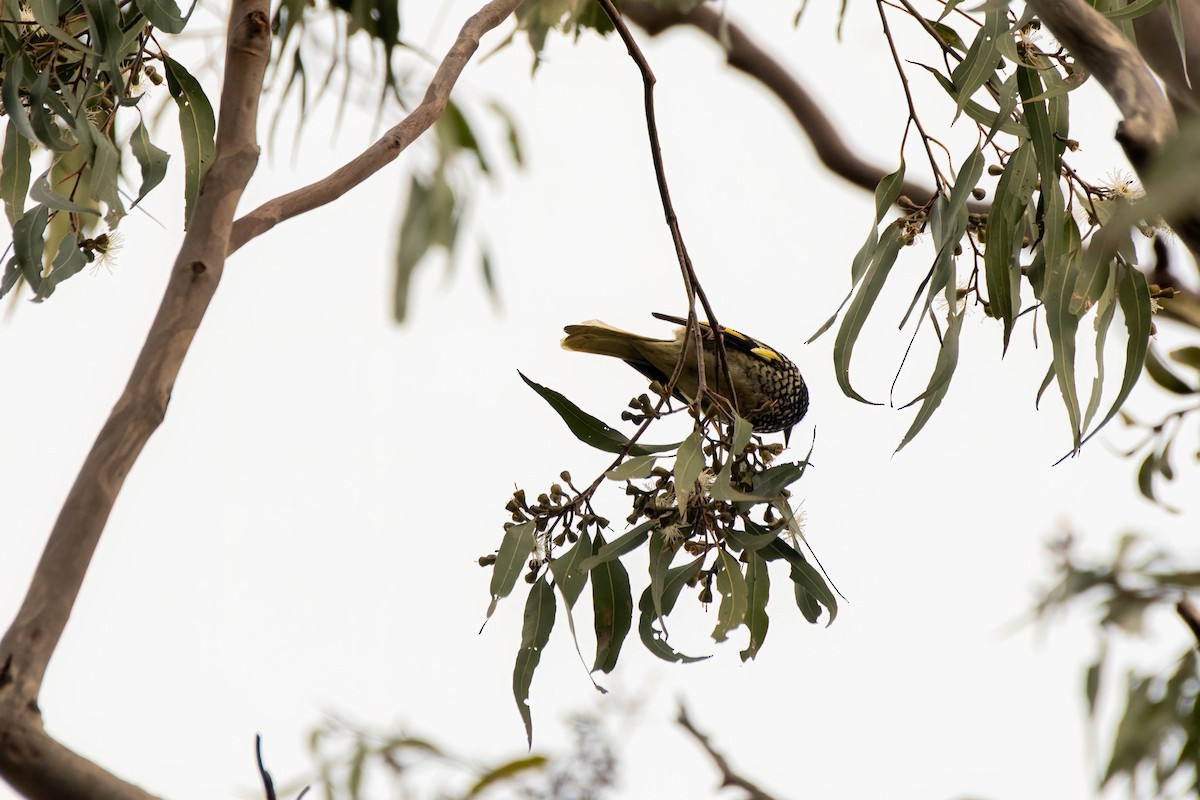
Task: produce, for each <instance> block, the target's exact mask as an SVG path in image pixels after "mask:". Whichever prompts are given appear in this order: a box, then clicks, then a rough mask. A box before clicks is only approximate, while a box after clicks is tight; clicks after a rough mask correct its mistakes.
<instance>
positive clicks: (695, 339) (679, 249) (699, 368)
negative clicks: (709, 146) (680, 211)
mask: <svg viewBox="0 0 1200 800" xmlns="http://www.w3.org/2000/svg"><path fill="white" fill-rule="evenodd" d="M597 2H598V3H599V4H600V7H601V8H603V9H604V13H605V14H606V15H607V16H608V18H609V20H610V21H611V22H612V24H613V27H614V28H616V30H617V34H618V35H619V36H620V37H621V41H622V42H624V43H625V49H626V50H628V51H629V57H630V58H632V59H633V62H634V63H635V64H636V65H637V68H638V71H639V72H640V73H641V75H642V91H643V101H644V104H645V107H646V134H647V136H648V137H649V139H650V158H651V160H652V161H653V162H654V178H655V181H656V182H657V184H658V195H659V198H660V199H661V200H662V207H663V215H664V216H665V217H666V221H667V227H668V228H669V229H670V231H671V241H672V242H673V243H674V244H675V255H676V257H677V258H678V259H679V269H680V271H681V272H682V273H683V283H684V288H685V289H686V290H687V296H688V317H687V319H688V321H687V333H686V334H685V336H684V340H683V344H682V345H681V347H680V350H679V352H680V355H679V363H678V364H676V365H675V374H674V375H673V376H672V377H671V384H672V385H670V386H668V387H667V391H668V392H670V391H671V390H672V389H673V388H674V383H675V381H676V380H677V379H678V376H679V374H680V372H681V371H682V367H683V364H684V362H685V360H686V355H685V354H686V352H687V348H688V344H689V342H691V344H693V345H694V346H695V348H696V383H697V390H696V395H697V396H696V398H695V400H696V403H697V404H698V405H702V404H703V399H704V398H703V396H704V394H705V393H706V391H707V387H706V386H705V373H706V372H707V370H706V369H705V367H704V336H703V335H702V334H701V332H700V328H699V325H698V324H697V320H696V300H699V301H700V305H701V307H703V308H704V314H705V316H707V317H708V324H709V328H710V329H711V330H712V333H713V342H714V346H715V350H716V365H715V366H716V369H715V372H716V379H717V385H716V391H715V394H716V395H717V396H720V391H721V381H722V380H724V381H725V385H726V386H728V387H729V398H728V401H729V405H730V407H731V408H732V410H733V411H734V412H735V413H736V412H737V410H738V408H737V393H736V392H734V390H733V379H732V377H731V376H730V374H729V362H728V359H727V358H726V355H725V339H724V336H723V335H722V333H721V326H720V325H719V324H718V323H717V315H716V313H715V312H714V311H713V307H712V305H711V304H710V303H709V302H708V296H707V295H706V294H705V293H704V287H702V286H701V285H700V278H699V277H698V276H697V275H696V268H695V267H694V266H693V264H692V258H691V256H689V255H688V252H687V245H686V244H684V241H683V231H681V230H680V228H679V217H678V216H677V215H676V214H675V204H674V203H672V202H671V190H670V188H669V187H668V186H667V172H666V167H665V166H664V165H663V157H662V144H661V143H660V141H659V138H658V118H657V115H656V114H655V113H654V84H655V82H656V79H655V77H654V72H653V71H652V70H651V69H650V62H649V61H647V60H646V55H645V54H644V53H643V52H642V49H641V48H640V47H638V43H637V40H635V39H634V38H633V34H632V33H630V32H629V26H627V25H626V24H625V19H624V18H623V17H622V16H621V12H620V11H618V10H617V8H616V6H614V5H613V3H612V0H597Z"/></svg>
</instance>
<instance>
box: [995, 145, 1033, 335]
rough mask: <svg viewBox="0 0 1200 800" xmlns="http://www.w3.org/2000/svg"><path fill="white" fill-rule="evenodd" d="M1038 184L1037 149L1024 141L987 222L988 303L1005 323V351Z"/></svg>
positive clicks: (1016, 308) (1017, 303) (1013, 156)
mask: <svg viewBox="0 0 1200 800" xmlns="http://www.w3.org/2000/svg"><path fill="white" fill-rule="evenodd" d="M1036 185H1037V169H1036V166H1035V164H1034V158H1033V146H1032V145H1031V144H1029V143H1028V142H1022V143H1021V144H1020V145H1019V146H1018V147H1017V149H1016V150H1015V151H1013V153H1012V154H1011V155H1009V157H1008V162H1007V163H1006V164H1005V165H1004V173H1003V174H1002V175H1001V176H1000V180H999V182H998V183H997V184H996V194H995V197H994V198H993V199H992V210H991V212H990V213H989V214H988V221H987V245H986V249H985V250H984V254H983V266H984V272H985V274H986V277H987V288H988V302H989V304H990V306H991V311H992V316H994V317H996V318H997V319H999V320H1001V321H1002V322H1003V323H1004V348H1003V352H1005V353H1007V352H1008V343H1009V341H1010V339H1011V338H1012V331H1013V325H1014V322H1015V320H1016V316H1017V312H1018V311H1020V306H1021V262H1020V258H1019V255H1020V252H1021V249H1022V247H1023V241H1024V238H1025V230H1024V226H1023V225H1022V224H1021V221H1022V219H1023V218H1024V216H1025V209H1026V207H1027V206H1028V205H1029V199H1030V196H1031V195H1032V194H1033V190H1034V187H1035V186H1036Z"/></svg>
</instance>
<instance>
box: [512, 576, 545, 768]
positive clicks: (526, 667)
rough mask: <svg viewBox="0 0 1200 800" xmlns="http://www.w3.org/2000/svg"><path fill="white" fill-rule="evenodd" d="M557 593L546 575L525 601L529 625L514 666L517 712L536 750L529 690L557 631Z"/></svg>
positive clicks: (529, 741) (530, 743) (522, 638)
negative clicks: (543, 652) (554, 629)
mask: <svg viewBox="0 0 1200 800" xmlns="http://www.w3.org/2000/svg"><path fill="white" fill-rule="evenodd" d="M554 608H555V602H554V590H553V589H551V588H550V584H549V582H548V581H547V580H546V577H545V576H544V575H543V576H542V577H541V578H539V579H538V580H537V581H536V582H535V583H534V584H533V588H531V589H530V590H529V598H528V599H527V600H526V601H525V621H524V624H523V625H522V626H521V648H520V650H518V651H517V660H516V663H515V664H514V665H513V681H512V684H513V697H514V698H515V699H516V701H517V710H518V711H520V713H521V719H522V720H523V721H524V722H525V736H526V740H527V741H528V743H529V746H530V747H532V746H533V717H532V715H531V713H530V709H529V689H530V686H532V684H533V673H534V670H536V669H537V665H538V662H540V661H541V660H542V650H544V649H545V647H546V643H547V642H549V641H550V631H551V630H552V629H553V627H554Z"/></svg>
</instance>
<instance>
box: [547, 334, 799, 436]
mask: <svg viewBox="0 0 1200 800" xmlns="http://www.w3.org/2000/svg"><path fill="white" fill-rule="evenodd" d="M653 316H654V317H655V318H656V319H661V320H665V321H667V322H674V323H675V324H677V325H681V326H685V327H681V328H679V329H678V330H676V331H675V336H674V338H671V339H655V338H654V337H651V336H642V335H640V334H636V333H630V332H628V331H623V330H621V329H620V328H614V327H613V326H611V325H608V324H606V323H604V322H601V321H600V320H589V321H587V322H583V323H580V324H579V325H567V326H566V327H565V328H563V330H564V331H565V332H566V334H567V335H566V336H565V337H564V338H563V340H562V346H563V349H564V350H572V351H575V352H579V353H594V354H596V355H601V356H611V357H613V358H619V359H621V360H622V361H624V362H625V363H626V364H628V365H629V366H631V367H633V368H634V369H636V370H637V371H638V372H640V373H642V374H643V375H645V376H646V377H647V378H649V379H650V380H653V381H658V382H659V383H660V384H662V385H663V386H666V385H667V383H668V382H669V381H670V379H671V375H672V374H673V373H674V372H675V365H676V363H678V361H679V351H680V348H682V347H683V342H684V336H685V333H686V331H687V328H686V325H687V320H686V319H683V318H682V317H674V316H671V315H669V314H660V313H657V312H655V313H654V314H653ZM721 333H722V339H723V340H724V342H725V355H726V360H727V363H728V365H729V375H730V378H731V379H732V381H733V386H734V395H735V397H736V399H737V408H738V412H739V413H740V414H741V416H742V417H743V418H745V419H746V421H748V422H749V423H750V424H751V426H753V428H754V430H755V431H756V432H757V433H776V432H778V431H783V433H784V442H785V443H786V442H787V441H788V439H789V438H790V436H791V431H792V427H793V426H795V425H796V423H798V422H799V421H800V420H802V419H803V418H804V415H805V414H806V413H808V385H807V384H806V383H805V382H804V377H803V376H802V375H801V374H800V370H799V369H798V368H797V367H796V365H795V364H793V363H792V361H791V359H789V358H788V357H787V356H785V355H783V354H782V353H780V352H779V351H778V350H776V349H775V348H773V347H771V346H769V345H767V344H764V343H763V342H760V341H759V340H758V339H755V338H753V337H751V336H747V335H746V334H744V333H741V332H739V331H735V330H733V329H732V328H726V327H725V326H724V325H722V326H721ZM700 334H701V339H702V343H703V347H704V381H705V385H706V386H707V388H708V389H710V390H715V389H717V388H718V385H719V384H724V383H725V380H724V378H721V379H720V380H719V381H718V379H717V372H716V336H715V335H714V334H713V331H712V327H711V326H710V325H709V324H708V323H707V322H701V323H700ZM698 384H699V381H698V380H697V374H696V356H695V351H694V350H693V349H692V346H691V345H689V347H688V352H687V360H686V362H685V364H684V368H683V370H682V372H680V375H679V380H678V382H677V383H676V385H675V393H676V395H678V396H679V397H680V398H681V399H683V400H684V401H685V402H690V401H693V400H695V398H696V394H697V389H698V388H699V386H698Z"/></svg>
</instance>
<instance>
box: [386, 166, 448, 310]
mask: <svg viewBox="0 0 1200 800" xmlns="http://www.w3.org/2000/svg"><path fill="white" fill-rule="evenodd" d="M458 223H459V204H458V198H457V197H456V196H455V193H454V188H453V187H452V186H451V185H450V182H449V181H447V180H446V176H445V174H444V172H442V171H440V170H439V171H438V172H436V173H435V174H434V175H433V176H432V177H430V178H422V177H420V176H417V175H414V176H413V178H412V181H411V182H410V184H409V189H408V199H407V201H406V202H405V206H404V219H403V220H402V221H401V222H400V243H399V246H398V247H397V250H396V286H395V294H394V299H393V309H392V310H393V313H394V315H395V317H396V321H397V322H404V320H405V319H406V317H407V315H408V296H409V290H410V288H411V285H412V279H413V276H414V275H415V274H416V270H417V267H418V266H419V265H420V264H421V263H422V261H423V260H424V259H425V257H426V256H427V255H428V254H429V253H430V252H432V251H433V250H434V249H435V248H441V249H442V250H444V251H445V252H447V253H452V252H453V250H454V245H455V242H456V241H457V240H458V231H459V225H458Z"/></svg>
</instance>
